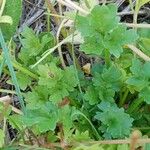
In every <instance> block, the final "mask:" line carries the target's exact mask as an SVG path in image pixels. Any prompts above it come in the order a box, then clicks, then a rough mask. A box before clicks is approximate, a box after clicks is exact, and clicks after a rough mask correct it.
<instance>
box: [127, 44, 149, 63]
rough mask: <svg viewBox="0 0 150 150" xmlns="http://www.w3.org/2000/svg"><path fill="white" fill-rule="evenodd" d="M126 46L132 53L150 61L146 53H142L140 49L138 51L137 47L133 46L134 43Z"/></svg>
mask: <svg viewBox="0 0 150 150" xmlns="http://www.w3.org/2000/svg"><path fill="white" fill-rule="evenodd" d="M127 46H128V48H130V49H131V50H132V51H133V52H134V53H136V54H137V55H138V56H139V57H141V58H142V59H144V60H145V61H150V57H149V56H147V55H146V54H144V53H143V52H142V51H140V50H139V49H138V48H137V47H135V46H134V45H130V44H128V45H127Z"/></svg>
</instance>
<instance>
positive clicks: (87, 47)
mask: <svg viewBox="0 0 150 150" xmlns="http://www.w3.org/2000/svg"><path fill="white" fill-rule="evenodd" d="M76 25H77V30H78V31H80V32H81V35H82V36H83V38H84V43H83V44H81V46H80V49H81V50H82V51H84V52H85V53H86V54H92V55H102V54H103V51H104V50H108V51H109V53H110V54H113V55H114V56H115V57H119V56H120V54H121V53H122V52H123V48H122V47H123V46H124V45H126V44H130V43H133V42H135V40H136V39H137V34H136V32H135V31H134V30H127V27H125V26H123V25H119V17H118V16H117V7H116V5H112V4H110V5H107V6H106V5H103V6H95V7H94V8H93V10H92V11H91V13H90V14H89V15H87V16H86V17H83V16H77V24H76Z"/></svg>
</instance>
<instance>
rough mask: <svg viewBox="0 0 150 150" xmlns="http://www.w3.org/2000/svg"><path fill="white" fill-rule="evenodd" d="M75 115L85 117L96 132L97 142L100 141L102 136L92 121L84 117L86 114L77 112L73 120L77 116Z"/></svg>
mask: <svg viewBox="0 0 150 150" xmlns="http://www.w3.org/2000/svg"><path fill="white" fill-rule="evenodd" d="M75 115H81V116H82V117H84V118H85V119H86V120H87V121H88V123H89V124H90V126H91V127H92V129H93V131H94V132H95V136H96V138H97V140H100V139H101V136H100V135H99V133H98V131H97V130H96V128H95V127H94V125H93V124H92V122H91V121H90V119H88V118H87V116H86V115H84V113H82V112H80V111H77V112H75V113H74V114H73V115H72V118H73V117H74V116H75Z"/></svg>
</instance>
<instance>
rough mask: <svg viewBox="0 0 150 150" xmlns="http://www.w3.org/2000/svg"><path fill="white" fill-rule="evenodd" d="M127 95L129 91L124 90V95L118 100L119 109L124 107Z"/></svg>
mask: <svg viewBox="0 0 150 150" xmlns="http://www.w3.org/2000/svg"><path fill="white" fill-rule="evenodd" d="M128 93H129V90H128V89H126V91H125V92H124V94H123V97H122V98H121V99H120V102H119V106H120V107H121V106H123V105H124V103H125V101H126V98H127V96H128Z"/></svg>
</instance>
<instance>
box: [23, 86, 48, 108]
mask: <svg viewBox="0 0 150 150" xmlns="http://www.w3.org/2000/svg"><path fill="white" fill-rule="evenodd" d="M48 100H49V89H48V88H47V87H45V86H36V87H34V89H33V90H32V92H27V93H26V94H25V101H26V103H27V107H28V108H31V109H32V108H36V107H38V105H40V104H41V105H43V104H44V103H46V102H47V101H48Z"/></svg>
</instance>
